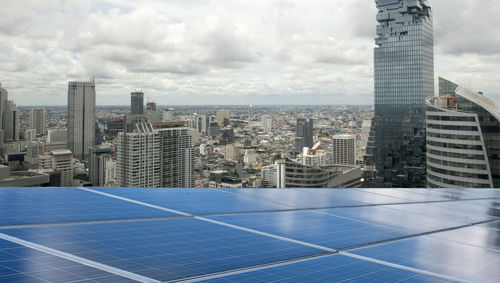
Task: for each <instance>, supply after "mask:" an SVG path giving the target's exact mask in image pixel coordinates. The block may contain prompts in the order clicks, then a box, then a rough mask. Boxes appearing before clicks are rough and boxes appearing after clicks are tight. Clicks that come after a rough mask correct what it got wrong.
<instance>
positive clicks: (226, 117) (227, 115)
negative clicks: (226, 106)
mask: <svg viewBox="0 0 500 283" xmlns="http://www.w3.org/2000/svg"><path fill="white" fill-rule="evenodd" d="M230 119H231V112H230V111H229V110H218V111H217V123H219V125H220V126H221V127H225V126H227V125H229V121H230Z"/></svg>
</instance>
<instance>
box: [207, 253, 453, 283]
mask: <svg viewBox="0 0 500 283" xmlns="http://www.w3.org/2000/svg"><path fill="white" fill-rule="evenodd" d="M270 281H273V282H275V281H280V282H311V283H312V282H314V283H315V282H427V283H433V282H436V283H438V282H448V281H447V280H444V279H438V278H434V277H430V276H427V275H423V274H418V273H414V272H411V271H406V270H401V269H397V268H393V267H388V266H384V265H380V264H376V263H372V262H367V261H362V260H359V259H354V258H350V257H346V256H342V255H334V256H328V257H322V258H318V259H313V260H308V261H302V262H297V263H292V264H287V265H281V266H276V267H271V268H265V269H258V270H253V271H248V272H243V273H237V274H233V275H228V276H223V277H221V276H216V277H215V278H211V279H209V280H206V281H204V282H270Z"/></svg>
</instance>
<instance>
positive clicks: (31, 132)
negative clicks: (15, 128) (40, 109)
mask: <svg viewBox="0 0 500 283" xmlns="http://www.w3.org/2000/svg"><path fill="white" fill-rule="evenodd" d="M35 139H36V130H35V129H26V130H25V131H24V140H26V141H34V140H35Z"/></svg>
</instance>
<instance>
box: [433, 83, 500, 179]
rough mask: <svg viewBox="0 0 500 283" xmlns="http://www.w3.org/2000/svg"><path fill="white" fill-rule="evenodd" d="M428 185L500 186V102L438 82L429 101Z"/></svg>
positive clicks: (455, 85)
mask: <svg viewBox="0 0 500 283" xmlns="http://www.w3.org/2000/svg"><path fill="white" fill-rule="evenodd" d="M427 184H428V186H429V187H431V188H498V187H500V103H499V102H498V101H495V100H493V99H491V98H488V97H486V96H484V95H483V94H482V93H477V92H473V91H470V90H468V89H466V88H464V87H462V86H459V85H457V84H455V83H452V82H450V81H448V80H445V79H442V78H440V79H439V97H429V98H428V99H427Z"/></svg>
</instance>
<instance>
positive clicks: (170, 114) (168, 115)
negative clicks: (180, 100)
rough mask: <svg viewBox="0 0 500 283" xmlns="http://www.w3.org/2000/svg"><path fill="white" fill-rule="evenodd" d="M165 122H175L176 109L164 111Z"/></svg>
mask: <svg viewBox="0 0 500 283" xmlns="http://www.w3.org/2000/svg"><path fill="white" fill-rule="evenodd" d="M162 121H163V122H173V121H174V109H173V108H169V109H167V110H165V111H163V119H162Z"/></svg>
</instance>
